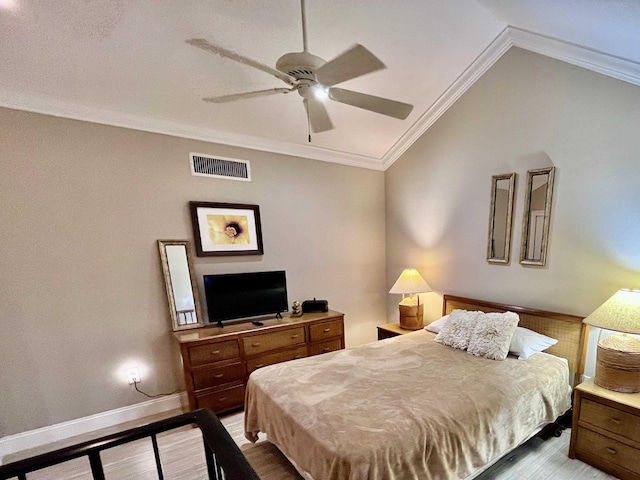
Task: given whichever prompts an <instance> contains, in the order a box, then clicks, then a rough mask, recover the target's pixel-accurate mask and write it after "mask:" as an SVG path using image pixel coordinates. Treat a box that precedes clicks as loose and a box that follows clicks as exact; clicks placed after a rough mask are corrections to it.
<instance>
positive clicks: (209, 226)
mask: <svg viewBox="0 0 640 480" xmlns="http://www.w3.org/2000/svg"><path fill="white" fill-rule="evenodd" d="M189 208H190V209H191V221H192V223H193V237H194V243H195V246H196V254H197V255H198V256H199V257H208V256H231V255H262V254H263V252H264V250H263V247H262V229H261V226H260V208H259V207H258V205H243V204H239V203H212V202H189Z"/></svg>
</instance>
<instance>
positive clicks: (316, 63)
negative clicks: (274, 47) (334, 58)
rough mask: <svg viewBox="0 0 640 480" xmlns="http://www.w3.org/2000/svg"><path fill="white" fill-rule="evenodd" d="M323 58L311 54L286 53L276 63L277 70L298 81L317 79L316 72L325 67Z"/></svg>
mask: <svg viewBox="0 0 640 480" xmlns="http://www.w3.org/2000/svg"><path fill="white" fill-rule="evenodd" d="M325 63H327V62H325V61H324V60H323V59H322V58H320V57H317V56H315V55H312V54H311V53H309V52H293V53H285V54H284V55H283V56H281V57H280V58H279V59H278V61H277V62H276V69H278V70H279V71H281V72H283V73H286V74H287V75H290V76H292V77H293V78H295V79H296V80H303V79H304V80H314V81H315V79H316V70H317V69H318V68H320V67H321V66H322V65H324V64H325Z"/></svg>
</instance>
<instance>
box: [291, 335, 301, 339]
mask: <svg viewBox="0 0 640 480" xmlns="http://www.w3.org/2000/svg"><path fill="white" fill-rule="evenodd" d="M299 336H300V335H291V338H298V337H299Z"/></svg>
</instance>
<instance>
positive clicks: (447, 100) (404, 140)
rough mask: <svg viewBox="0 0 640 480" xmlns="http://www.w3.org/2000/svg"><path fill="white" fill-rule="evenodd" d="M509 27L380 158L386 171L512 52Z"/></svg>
mask: <svg viewBox="0 0 640 480" xmlns="http://www.w3.org/2000/svg"><path fill="white" fill-rule="evenodd" d="M511 46H512V45H511V40H510V37H509V29H508V27H507V28H505V29H504V30H502V31H501V32H500V33H499V34H498V35H497V36H496V38H494V39H493V41H492V42H491V43H490V44H489V46H488V47H487V48H485V49H484V50H483V51H482V53H481V54H480V55H478V56H477V57H476V59H475V60H474V61H473V62H472V63H471V65H469V66H468V67H467V68H466V69H465V71H464V72H462V74H461V75H460V76H458V78H456V80H455V81H454V82H453V83H452V84H451V85H450V86H449V88H447V90H446V91H445V92H444V93H443V94H442V95H440V97H438V99H437V100H436V101H435V102H434V103H433V104H431V106H430V107H429V108H428V109H427V111H426V112H425V113H424V114H422V116H421V117H420V118H419V119H418V121H416V123H414V124H413V126H412V127H411V128H410V129H409V130H407V132H406V133H405V134H404V135H403V136H402V137H400V139H399V140H398V141H397V142H396V144H395V145H394V146H393V147H392V148H391V149H389V151H387V153H386V154H385V155H384V157H383V158H382V163H383V169H384V170H386V169H387V168H389V167H390V166H391V165H393V163H394V162H395V161H396V160H397V159H398V158H399V157H400V156H401V155H402V154H403V153H404V152H405V151H407V149H408V148H409V147H410V146H411V145H413V143H414V142H415V141H416V140H418V138H420V136H422V134H423V133H424V132H426V131H427V129H428V128H429V127H431V125H433V124H434V123H435V122H436V121H437V120H438V119H439V118H440V117H441V116H442V114H444V112H446V111H447V110H448V109H449V107H451V106H452V105H453V104H454V103H455V102H456V100H458V98H460V97H461V96H462V94H464V92H466V91H467V90H468V89H469V88H470V87H471V85H473V84H474V83H475V82H476V80H478V79H479V78H480V77H481V76H482V75H483V74H484V73H485V72H486V71H487V70H489V68H491V66H492V65H493V64H494V63H496V62H497V61H498V59H499V58H500V57H502V55H504V54H505V52H506V51H507V50H509V48H511Z"/></svg>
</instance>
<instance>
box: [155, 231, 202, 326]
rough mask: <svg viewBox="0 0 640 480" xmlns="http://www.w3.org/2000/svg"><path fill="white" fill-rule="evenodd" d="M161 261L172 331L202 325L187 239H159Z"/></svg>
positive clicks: (189, 245)
mask: <svg viewBox="0 0 640 480" xmlns="http://www.w3.org/2000/svg"><path fill="white" fill-rule="evenodd" d="M158 249H159V251H160V262H161V263H162V272H163V274H164V283H165V287H166V290H167V299H168V301H169V313H170V315H171V322H172V324H173V330H174V331H175V330H184V329H187V328H197V327H201V326H202V325H203V324H204V323H203V320H202V313H201V311H200V300H199V298H198V289H197V286H196V278H195V275H194V272H193V263H192V260H191V259H192V253H191V244H190V243H189V241H188V240H158Z"/></svg>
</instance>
